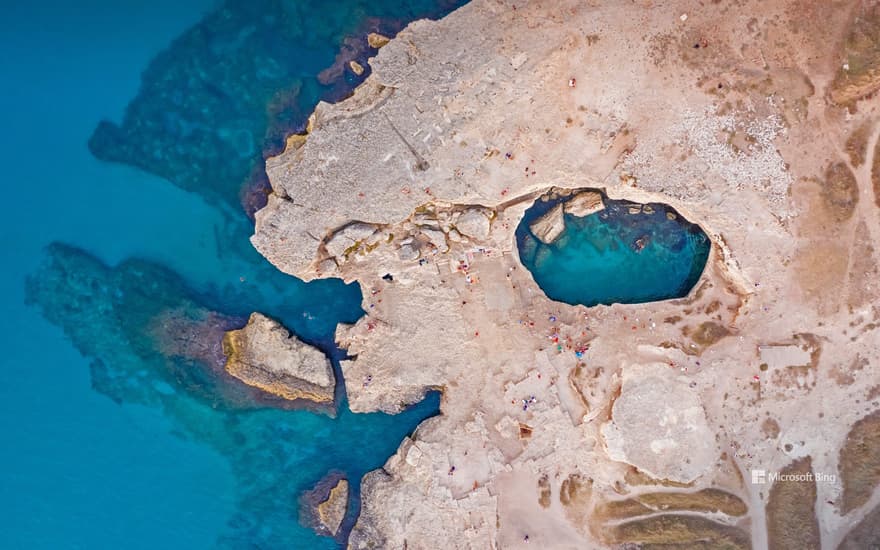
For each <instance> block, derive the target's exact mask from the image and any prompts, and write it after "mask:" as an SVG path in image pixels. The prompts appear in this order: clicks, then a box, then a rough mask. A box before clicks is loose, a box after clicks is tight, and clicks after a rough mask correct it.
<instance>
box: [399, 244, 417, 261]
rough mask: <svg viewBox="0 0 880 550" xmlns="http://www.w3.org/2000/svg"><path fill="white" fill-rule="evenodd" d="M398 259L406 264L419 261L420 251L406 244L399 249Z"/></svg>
mask: <svg viewBox="0 0 880 550" xmlns="http://www.w3.org/2000/svg"><path fill="white" fill-rule="evenodd" d="M397 257H398V258H400V259H401V260H403V261H405V262H407V261H410V260H417V259H418V258H419V250H418V249H417V248H415V247H414V246H412V245H410V244H404V245H401V246H400V248H398V249H397Z"/></svg>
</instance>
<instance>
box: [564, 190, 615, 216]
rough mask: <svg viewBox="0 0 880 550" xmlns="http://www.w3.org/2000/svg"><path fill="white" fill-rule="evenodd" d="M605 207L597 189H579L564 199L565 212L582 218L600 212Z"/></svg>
mask: <svg viewBox="0 0 880 550" xmlns="http://www.w3.org/2000/svg"><path fill="white" fill-rule="evenodd" d="M604 208H605V203H604V202H603V201H602V194H601V193H599V192H598V191H581V192H580V193H578V194H576V195H574V196H573V197H571V198H570V199H568V200H567V201H565V205H564V209H565V213H566V214H571V215H572V216H577V217H579V218H582V217H584V216H589V215H590V214H595V213H596V212H600V211H602V210H603V209H604Z"/></svg>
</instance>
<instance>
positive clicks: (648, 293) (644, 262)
mask: <svg viewBox="0 0 880 550" xmlns="http://www.w3.org/2000/svg"><path fill="white" fill-rule="evenodd" d="M557 202H558V201H556V200H550V201H547V202H542V201H538V202H537V203H535V205H533V206H532V207H531V208H529V210H527V211H526V215H525V216H524V218H523V220H522V222H521V223H520V225H519V226H518V227H517V230H516V238H517V245H518V250H519V254H520V257H521V259H522V261H523V265H525V266H526V267H527V268H528V270H529V271H530V272H531V273H532V276H533V277H534V278H535V281H536V282H537V283H538V285H539V286H540V287H541V289H542V290H544V292H545V293H546V294H547V296H548V297H550V298H552V299H554V300H558V301H560V302H565V303H568V304H583V305H587V306H594V305H597V304H612V303H624V304H637V303H643V302H651V301H655V300H665V299H669V298H679V297H682V296H685V295H687V293H688V292H690V290H691V288H693V286H694V285H695V284H696V282H697V280H699V278H700V275H701V274H702V273H703V267H704V266H705V265H706V260H707V258H708V257H709V247H710V241H709V239H708V237H707V236H706V234H705V233H704V232H703V230H702V229H700V227H699V226H697V225H695V224H693V223H690V222H688V221H687V220H685V219H684V218H682V217H681V216H680V215H679V214H678V213H676V212H675V211H674V210H673V209H671V208H670V207H668V206H665V205H662V204H648V205H645V207H646V208H644V210H643V211H640V212H639V213H635V214H633V213H630V211H629V210H630V206H633V205H632V203H629V202H626V201H615V200H610V199H608V198H607V197H606V198H605V205H606V208H605V209H604V210H602V211H600V212H598V213H595V214H592V215H589V216H584V217H575V216H571V215H569V214H565V230H564V231H563V232H562V234H561V235H560V236H559V238H558V239H557V240H556V241H554V242H553V243H551V244H550V245H546V244H544V243H542V242H541V241H539V240H538V239H536V238H535V237H534V235H532V233H531V231H530V230H529V225H530V224H531V223H532V222H533V221H534V220H536V219H537V218H539V217H540V216H541V215H543V214H544V213H545V212H547V211H548V210H550V209H551V208H552V207H553V206H554V205H556V204H557ZM635 206H637V207H638V206H641V205H635ZM667 214H670V216H667ZM673 216H674V219H669V218H670V217H673Z"/></svg>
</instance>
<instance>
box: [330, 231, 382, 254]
mask: <svg viewBox="0 0 880 550" xmlns="http://www.w3.org/2000/svg"><path fill="white" fill-rule="evenodd" d="M375 232H376V228H375V227H373V226H372V225H370V224H367V223H353V224H351V225H347V226H346V227H344V228H343V229H341V230H340V231H339V232H337V233H336V234H335V235H333V237H331V238H330V240H329V241H327V244H326V245H325V246H326V247H327V253H328V254H330V255H331V256H335V257H337V258H341V257H344V256H345V253H346V252H347V251H349V250H351V249H352V247H355V246H357V245H358V244H359V243H360V242H361V241H363V240H365V239H367V238H368V237H369V236H371V235H372V234H373V233H375Z"/></svg>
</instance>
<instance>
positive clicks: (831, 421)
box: [252, 0, 880, 548]
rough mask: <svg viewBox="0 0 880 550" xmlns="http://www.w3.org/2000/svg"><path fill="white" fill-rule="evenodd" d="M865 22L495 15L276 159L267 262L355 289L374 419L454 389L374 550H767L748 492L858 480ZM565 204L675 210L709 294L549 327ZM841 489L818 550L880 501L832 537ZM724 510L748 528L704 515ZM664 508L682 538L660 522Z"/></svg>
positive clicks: (752, 12) (375, 81)
mask: <svg viewBox="0 0 880 550" xmlns="http://www.w3.org/2000/svg"><path fill="white" fill-rule="evenodd" d="M864 6H868V3H866V4H864ZM868 7H870V6H868ZM859 10H863V4H862V3H860V2H855V1H844V2H836V3H831V2H813V3H803V2H794V1H788V0H774V1H772V2H759V1H757V0H747V1H745V2H742V3H738V4H730V3H699V2H696V1H690V0H676V1H672V2H664V3H658V2H651V3H647V2H637V3H619V2H618V3H613V2H609V3H602V4H600V5H597V4H596V3H592V4H588V3H583V2H575V1H574V0H572V1H568V0H563V1H561V2H550V3H548V2H544V3H540V2H535V3H528V4H522V3H517V5H516V9H514V5H513V4H512V3H504V2H494V1H489V0H474V1H473V2H471V3H469V4H468V5H466V6H464V7H462V8H460V9H459V10H457V11H456V12H454V13H452V14H450V15H449V16H448V17H446V18H444V19H443V20H440V21H438V22H417V23H414V24H412V25H410V26H409V27H408V28H407V29H406V30H404V31H403V32H401V33H400V35H398V36H397V37H396V38H395V39H394V40H391V41H390V42H389V43H388V44H386V45H385V46H383V47H382V49H381V50H380V51H379V53H378V55H377V56H376V57H375V58H373V59H371V61H370V65H371V68H372V74H371V76H370V77H369V78H368V79H367V81H366V82H365V83H364V85H362V86H361V87H360V88H358V90H357V91H356V93H355V94H354V96H353V97H351V98H349V99H347V100H346V101H344V102H342V103H339V104H335V105H329V104H321V105H319V106H318V108H317V109H316V111H315V113H314V115H313V116H312V119H311V124H310V128H309V134H308V137H307V138H305V141H304V143H299V144H298V146H297V147H289V148H288V149H287V150H285V152H284V153H282V154H281V155H279V156H278V157H275V158H272V159H270V160H269V161H268V164H267V169H268V173H269V176H270V179H271V182H272V186H273V195H272V196H271V197H270V199H269V204H268V206H267V207H266V208H265V209H263V210H262V211H260V212H259V213H258V215H257V226H256V233H255V235H254V237H253V239H252V241H253V243H254V245H255V246H256V247H257V248H258V249H259V250H260V251H261V252H262V253H263V254H264V255H265V256H266V257H267V258H269V259H270V261H272V263H274V264H275V265H276V266H278V267H279V268H280V269H282V270H283V271H285V272H288V273H291V274H295V275H297V276H300V277H303V278H305V279H311V278H315V277H330V276H334V277H341V278H343V279H344V280H346V281H357V282H358V284H360V285H361V288H362V290H363V295H364V302H363V308H364V310H365V311H366V312H367V313H366V315H365V316H364V318H363V319H361V320H360V321H358V322H357V323H355V324H353V325H348V326H340V327H339V329H338V331H337V334H336V337H337V341H338V343H339V344H340V345H341V346H343V347H345V348H347V349H348V350H349V355H350V358H349V359H347V360H346V361H344V362H343V363H342V369H343V372H344V375H345V385H346V390H347V394H348V397H349V400H350V404H351V407H352V409H353V410H356V411H364V412H366V411H373V410H385V411H398V410H400V409H401V408H402V407H403V406H404V405H405V404H406V403H411V402H413V401H414V400H417V399H419V398H420V397H421V396H422V395H424V393H425V391H426V390H427V389H429V388H443V391H444V398H443V406H442V408H443V411H442V412H443V414H442V416H440V417H437V418H434V419H431V420H430V421H428V422H426V423H424V424H423V425H422V426H421V427H420V428H419V429H418V431H417V432H416V434H414V435H413V437H412V438H411V439H409V440H407V441H406V442H405V443H404V444H403V445H401V447H400V449H399V450H398V452H397V454H396V455H395V456H393V457H391V458H390V459H389V460H388V462H387V463H386V465H385V467H384V468H383V469H382V470H379V471H375V472H373V473H371V474H369V475H368V476H367V477H366V478H365V479H364V481H363V484H362V486H363V510H362V513H361V516H360V518H359V519H358V522H357V524H356V526H355V528H354V530H353V532H352V535H351V539H350V544H351V546H352V547H353V548H439V547H455V548H472V547H492V546H497V547H503V548H529V547H535V546H538V547H547V548H596V547H608V546H613V545H624V544H638V545H641V546H642V547H652V545H653V546H655V547H657V546H660V547H663V545H666V546H665V547H669V546H676V545H677V546H678V547H700V545H702V546H703V547H717V546H723V547H732V548H748V547H754V548H766V547H768V540H769V537H770V535H769V533H768V522H767V518H766V514H767V513H768V512H767V505H768V498H769V497H768V495H769V492H770V491H769V490H768V489H769V487H768V486H767V485H762V484H759V483H752V482H751V475H750V473H751V471H752V470H764V471H766V472H772V471H778V470H781V469H783V468H785V467H786V465H788V464H790V463H792V462H793V461H795V460H798V459H801V458H803V457H807V456H809V457H812V458H811V466H810V467H811V471H813V472H815V473H816V474H817V475H818V474H824V475H831V474H835V473H837V472H838V468H839V467H840V464H838V459H837V457H838V456H839V453H838V452H837V451H838V450H839V449H840V447H841V446H842V445H843V444H844V441H845V438H846V433H847V432H848V431H849V427H850V426H852V425H853V424H854V423H855V422H856V421H858V420H859V419H861V418H864V417H865V416H866V415H868V414H871V413H872V412H873V411H875V410H877V407H878V406H880V404H878V402H877V397H878V395H880V390H878V389H877V382H876V365H877V364H878V360H880V358H878V349H880V345H878V344H880V312H878V310H877V307H876V304H877V303H878V301H880V285H877V284H876V274H877V273H878V268H877V266H878V263H877V258H876V251H875V247H874V246H873V245H872V243H874V242H877V240H878V239H880V224H878V215H877V214H878V211H877V204H880V203H878V202H876V201H877V191H876V190H875V189H880V186H877V185H876V182H877V181H880V176H878V175H877V174H878V172H880V168H877V167H878V166H880V160H878V157H877V149H878V145H877V142H878V139H877V134H878V128H877V126H876V123H875V120H874V118H872V117H873V114H872V113H874V112H876V109H877V108H878V103H877V101H878V100H877V99H876V98H874V97H873V96H871V94H870V93H868V94H867V95H864V96H862V95H859V97H860V99H852V100H849V99H847V105H846V107H843V106H841V105H840V104H839V103H838V102H837V101H836V100H835V99H834V91H833V90H835V89H837V88H836V86H837V84H835V79H836V78H837V75H838V70H839V68H840V64H841V61H842V60H843V59H844V57H845V55H846V54H845V52H844V48H846V47H848V46H846V38H845V37H846V36H849V35H850V34H851V33H852V32H853V25H855V24H857V23H855V17H856V15H855V14H856V13H857V12H859ZM452 45H454V47H453V46H452ZM829 45H839V47H838V46H834V47H831V46H829ZM849 84H852V82H850V83H849ZM849 84H846V85H849ZM866 89H867V88H866ZM860 94H861V92H860ZM854 97H855V96H854ZM866 124H867V125H868V127H869V129H868V130H863V131H861V134H862V136H863V137H859V138H858V139H857V140H856V141H864V143H863V144H861V143H854V144H853V145H851V146H848V145H847V141H848V140H849V139H850V137H851V136H852V135H853V134H854V133H855V132H856V131H857V130H858V129H860V128H862V127H863V126H864V125H866ZM851 151H857V152H858V155H857V156H856V158H859V155H863V156H864V159H860V158H859V162H858V163H857V164H858V166H856V165H854V163H853V162H851V160H850V159H851V157H850V154H849V153H850V152H851ZM872 167H873V170H872ZM872 171H873V172H874V173H873V179H874V182H875V185H874V186H872ZM549 189H560V190H563V191H565V192H570V193H572V194H573V195H574V197H575V198H576V199H577V200H578V201H580V200H581V199H578V197H579V195H578V192H579V191H583V190H589V189H602V190H603V191H604V192H605V194H606V195H607V196H608V197H609V198H610V199H614V200H627V201H631V202H632V203H634V204H635V203H640V204H648V203H665V204H668V205H670V206H671V207H672V208H674V210H675V211H676V212H678V213H680V214H681V216H682V217H684V218H685V219H687V220H690V221H693V222H695V223H697V224H699V225H700V226H701V227H702V228H703V229H704V230H705V232H706V234H707V235H709V237H710V238H711V241H712V250H711V253H710V257H709V259H708V261H707V263H706V267H705V269H704V271H703V273H702V276H701V278H700V280H699V282H698V283H697V285H696V286H695V287H694V289H693V290H692V291H691V292H690V293H689V294H688V295H687V296H686V297H684V298H681V299H677V300H666V301H660V302H653V303H647V304H633V305H622V304H615V305H611V306H596V307H593V308H586V307H581V306H569V305H566V304H561V303H558V302H553V301H551V300H549V299H547V297H546V296H545V295H544V294H543V292H542V291H541V289H540V288H539V287H538V286H537V284H536V283H535V281H534V279H533V278H532V277H531V275H530V274H529V273H527V272H526V271H525V269H524V268H523V266H522V264H521V263H520V262H519V259H518V254H517V250H516V249H515V240H514V231H515V228H516V227H517V224H518V223H519V222H520V220H521V219H522V215H523V212H524V211H525V210H526V209H527V208H528V207H529V205H531V204H532V202H533V201H534V200H536V199H537V198H538V197H540V195H542V194H543V193H544V192H546V191H547V190H549ZM582 200H583V203H582V204H581V205H580V206H582V207H583V209H582V210H581V209H580V208H579V209H578V211H579V212H583V213H584V214H588V213H590V212H592V211H593V209H594V208H598V207H599V205H597V204H595V203H594V202H592V201H591V200H588V198H587V197H585V198H584V199H582ZM575 204H577V203H575ZM634 210H635V212H634V215H640V214H639V212H643V210H641V209H640V208H638V207H634ZM472 211H478V212H479V214H472V213H469V212H472ZM563 213H564V210H563V211H560V212H559V213H557V214H555V216H556V218H555V219H556V220H558V219H559V217H560V215H561V214H563ZM569 213H570V214H575V213H574V212H571V211H569ZM597 215H599V216H601V215H602V212H601V211H600V212H598V213H597ZM478 216H484V217H485V220H483V218H480V217H478ZM487 222H488V223H487ZM351 224H365V225H366V227H364V228H363V232H361V233H359V234H357V235H349V234H348V233H346V232H345V227H347V226H350V225H351ZM547 225H548V230H547V231H546V232H545V235H546V236H548V237H553V233H554V232H555V231H556V230H558V227H559V226H558V224H557V225H554V224H547ZM554 228H556V229H554ZM556 236H557V237H558V235H556ZM337 239H339V241H338V242H337ZM557 243H558V244H559V245H561V244H564V243H559V241H557ZM328 245H330V246H328ZM601 245H602V241H601V239H598V240H597V246H601ZM386 275H390V276H391V278H390V279H388V278H385V276H386ZM633 276H637V274H633ZM584 284H589V282H588V281H585V282H584ZM649 382H650V383H649ZM640 398H641V399H640ZM639 421H640V422H642V424H644V426H639V425H638V422H639ZM602 426H606V427H607V429H606V430H603V429H602ZM645 426H652V427H653V429H652V430H650V431H651V433H648V432H649V430H647V429H645ZM762 427H765V428H766V429H762ZM658 478H665V479H658ZM835 479H836V480H830V481H826V482H822V483H816V485H815V491H816V497H815V510H814V514H815V517H816V520H817V524H818V531H815V530H812V528H811V531H810V537H813V535H814V534H815V533H816V532H818V536H819V538H820V539H821V543H822V545H823V547H835V546H836V545H837V544H838V543H839V541H842V540H845V537H846V536H847V535H846V534H847V532H848V531H849V530H850V529H851V528H852V526H853V525H857V524H859V522H860V521H862V519H863V518H864V517H865V515H866V514H867V513H868V510H869V509H871V507H872V506H876V504H877V499H880V497H878V496H877V492H876V490H875V491H869V492H870V495H867V494H866V495H865V499H866V500H864V499H863V500H864V503H863V504H862V505H860V506H858V507H856V508H853V509H851V510H847V511H843V512H841V509H840V508H839V506H840V504H839V499H840V495H841V494H842V492H843V484H842V482H841V477H840V476H837V477H836V478H835ZM709 489H716V490H722V491H724V493H725V494H729V495H731V497H730V502H734V503H735V502H737V501H738V502H740V503H741V506H737V507H733V506H729V507H728V505H727V504H726V505H725V506H726V508H725V509H726V510H728V511H729V512H733V511H734V510H736V513H730V514H728V513H726V512H723V511H721V512H718V511H716V510H711V511H710V508H711V507H710V506H705V505H704V504H705V495H706V493H705V492H704V491H706V490H709ZM661 490H662V491H663V492H667V493H670V494H675V495H677V497H676V498H680V499H683V501H684V502H685V504H682V503H681V502H680V501H676V506H680V507H681V510H678V509H677V510H672V509H671V508H670V509H669V510H665V511H664V510H661V509H659V508H658V509H656V510H655V509H652V508H651V506H652V503H653V504H656V501H652V500H651V497H647V496H646V495H649V494H653V493H656V492H658V491H661ZM640 497H644V498H640ZM860 498H861V497H860ZM734 499H735V500H734ZM609 502H621V503H623V504H614V505H613V506H616V507H619V508H616V509H615V514H617V515H616V516H615V517H613V518H611V519H609V518H606V517H602V515H601V514H599V513H598V511H601V510H604V509H605V508H603V507H604V506H608V503H609ZM670 502H671V501H670ZM725 502H728V501H725ZM859 502H861V500H860V501H859ZM701 503H702V504H701ZM728 504H729V502H728ZM646 510H647V511H646ZM740 512H742V513H741V514H740ZM860 536H861V535H860ZM811 540H814V538H811ZM846 540H852V539H846ZM527 545H531V546H527Z"/></svg>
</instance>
